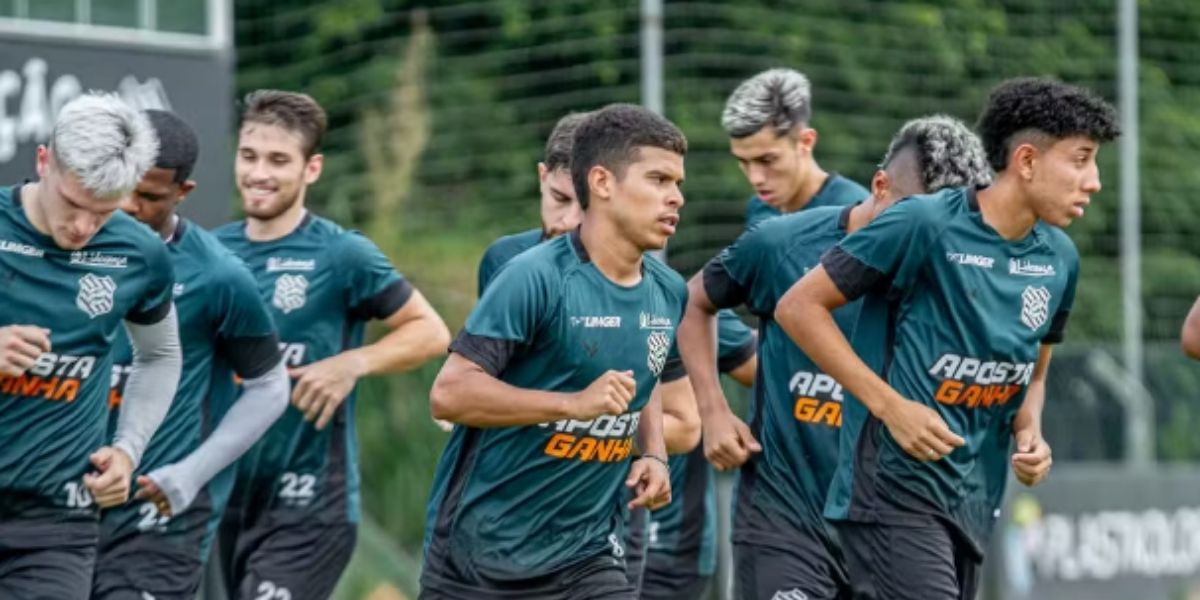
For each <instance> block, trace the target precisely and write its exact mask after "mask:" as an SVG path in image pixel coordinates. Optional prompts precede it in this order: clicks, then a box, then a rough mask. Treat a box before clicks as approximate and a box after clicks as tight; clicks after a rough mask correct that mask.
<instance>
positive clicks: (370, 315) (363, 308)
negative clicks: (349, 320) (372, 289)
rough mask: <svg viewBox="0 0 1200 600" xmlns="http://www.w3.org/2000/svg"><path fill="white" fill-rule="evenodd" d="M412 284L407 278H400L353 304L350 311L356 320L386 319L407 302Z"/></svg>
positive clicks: (410, 294)
mask: <svg viewBox="0 0 1200 600" xmlns="http://www.w3.org/2000/svg"><path fill="white" fill-rule="evenodd" d="M413 290H414V288H413V286H412V284H411V283H409V282H408V280H407V279H400V280H398V281H393V282H392V283H390V284H388V286H387V287H385V288H383V289H382V290H379V293H378V294H375V295H374V296H371V297H370V298H367V299H366V300H364V301H362V302H360V303H359V304H358V306H355V307H354V309H353V310H352V311H351V313H352V314H353V315H354V317H355V319H356V320H359V321H369V320H371V319H386V318H388V317H390V316H392V315H393V314H395V313H396V311H398V310H400V308H401V307H403V306H404V305H405V303H407V302H408V299H409V298H412V295H413Z"/></svg>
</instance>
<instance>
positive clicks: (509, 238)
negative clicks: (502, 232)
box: [482, 228, 543, 267]
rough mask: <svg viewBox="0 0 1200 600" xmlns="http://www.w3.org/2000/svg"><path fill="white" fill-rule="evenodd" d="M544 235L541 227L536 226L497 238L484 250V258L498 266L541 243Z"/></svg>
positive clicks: (486, 261)
mask: <svg viewBox="0 0 1200 600" xmlns="http://www.w3.org/2000/svg"><path fill="white" fill-rule="evenodd" d="M542 235H543V234H542V230H541V228H534V229H530V230H528V231H522V232H519V233H512V234H509V235H506V236H503V237H500V238H497V239H496V240H495V241H493V242H492V243H491V244H489V245H488V247H487V249H486V250H484V251H483V259H482V260H483V262H484V263H488V264H492V265H495V266H497V267H498V266H500V265H503V264H504V263H506V262H508V261H509V260H511V259H512V258H513V257H514V256H516V255H518V254H520V253H522V252H524V251H526V250H528V249H530V248H532V247H534V246H536V245H538V244H539V243H541V241H542Z"/></svg>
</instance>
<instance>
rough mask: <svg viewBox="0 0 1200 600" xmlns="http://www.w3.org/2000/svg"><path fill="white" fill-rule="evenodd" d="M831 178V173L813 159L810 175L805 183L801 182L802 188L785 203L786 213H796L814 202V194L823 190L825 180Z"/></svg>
mask: <svg viewBox="0 0 1200 600" xmlns="http://www.w3.org/2000/svg"><path fill="white" fill-rule="evenodd" d="M826 179H829V173H826V172H825V170H824V169H822V168H821V165H818V164H817V161H815V160H814V161H812V163H811V164H810V165H809V166H808V177H806V178H805V180H804V183H802V184H800V189H798V190H796V195H795V196H793V197H792V199H791V200H789V201H788V202H787V203H786V204H784V205H783V211H782V212H784V213H794V212H796V211H798V210H801V209H803V208H804V207H805V206H808V203H809V202H812V199H813V197H814V196H816V195H817V193H819V192H820V191H821V188H822V187H823V186H824V185H825V180H826Z"/></svg>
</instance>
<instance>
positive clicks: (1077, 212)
mask: <svg viewBox="0 0 1200 600" xmlns="http://www.w3.org/2000/svg"><path fill="white" fill-rule="evenodd" d="M1091 202H1092V201H1091V198H1085V199H1084V200H1083V201H1082V202H1076V203H1074V204H1072V205H1071V216H1072V217H1074V218H1076V219H1078V218H1081V217H1083V213H1084V209H1086V208H1087V205H1088V204H1091Z"/></svg>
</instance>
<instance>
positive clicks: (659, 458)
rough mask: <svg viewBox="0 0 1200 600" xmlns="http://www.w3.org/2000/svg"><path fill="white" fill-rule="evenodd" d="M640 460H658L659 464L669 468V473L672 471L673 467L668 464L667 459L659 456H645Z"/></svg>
mask: <svg viewBox="0 0 1200 600" xmlns="http://www.w3.org/2000/svg"><path fill="white" fill-rule="evenodd" d="M638 458H639V459H642V458H653V459H654V460H657V461H658V462H660V463H662V465H663V466H664V467H666V468H667V471H670V470H671V465H669V464H667V459H665V458H663V457H661V456H659V455H657V454H643V455H641V456H639V457H638Z"/></svg>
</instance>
